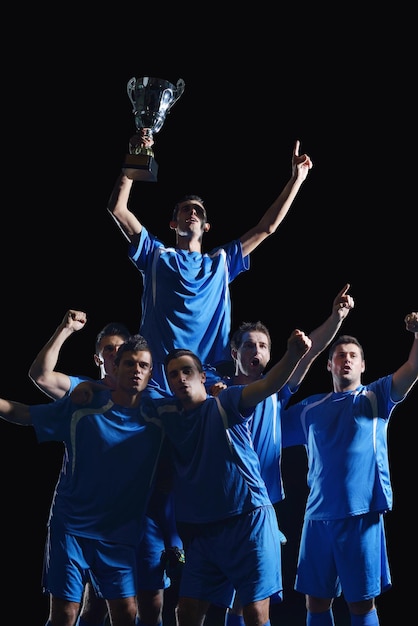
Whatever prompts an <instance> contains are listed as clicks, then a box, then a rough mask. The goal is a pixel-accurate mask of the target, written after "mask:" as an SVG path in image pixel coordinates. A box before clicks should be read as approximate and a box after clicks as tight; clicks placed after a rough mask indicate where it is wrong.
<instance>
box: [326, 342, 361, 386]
mask: <svg viewBox="0 0 418 626" xmlns="http://www.w3.org/2000/svg"><path fill="white" fill-rule="evenodd" d="M327 369H328V371H329V372H331V374H332V378H333V380H334V381H335V382H336V383H337V385H338V386H339V387H343V388H344V387H351V388H352V387H353V386H354V387H357V386H358V385H359V384H360V381H361V375H362V373H363V372H364V370H365V363H364V360H363V359H362V356H361V350H360V348H359V347H358V346H357V345H356V344H355V343H341V344H340V345H339V346H337V347H336V349H335V351H334V354H333V355H332V359H331V360H329V359H328V365H327Z"/></svg>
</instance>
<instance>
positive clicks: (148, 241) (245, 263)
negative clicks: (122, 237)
mask: <svg viewBox="0 0 418 626" xmlns="http://www.w3.org/2000/svg"><path fill="white" fill-rule="evenodd" d="M129 257H130V259H131V260H132V262H133V263H134V265H135V267H136V268H137V269H138V270H139V271H140V272H141V275H142V280H143V293H142V316H141V327H140V329H139V332H140V333H141V334H142V335H143V336H144V337H146V339H147V341H148V343H149V346H150V348H151V353H152V357H153V362H154V368H153V377H154V378H156V379H157V381H158V382H160V384H161V385H162V386H163V388H167V385H166V381H165V377H164V375H163V371H162V364H163V363H164V358H165V356H166V354H167V353H168V352H169V351H170V350H172V349H173V348H188V349H189V350H192V351H193V352H194V353H195V354H197V355H198V357H199V358H200V360H201V361H202V363H204V364H208V363H209V364H211V365H213V366H216V365H217V364H218V363H220V362H223V361H229V360H231V353H230V348H229V335H230V330H231V298H230V291H229V283H231V282H232V281H233V280H234V279H235V278H236V276H237V275H238V274H240V273H241V272H243V271H246V270H248V269H249V265H250V261H249V257H248V256H247V257H245V258H244V257H243V256H242V247H241V242H240V241H239V240H236V241H232V242H231V243H229V244H227V245H225V246H222V247H219V248H215V249H214V250H212V251H211V252H209V253H205V254H202V253H200V252H188V251H186V250H178V249H176V248H174V247H167V246H165V245H164V244H163V243H162V242H161V241H159V240H158V239H157V238H156V237H154V236H152V235H151V234H150V233H149V232H148V231H147V229H146V228H145V227H144V226H143V227H142V231H141V235H140V238H139V242H138V244H137V245H136V246H135V245H133V244H131V245H130V247H129Z"/></svg>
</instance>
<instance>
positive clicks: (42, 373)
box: [29, 309, 87, 400]
mask: <svg viewBox="0 0 418 626" xmlns="http://www.w3.org/2000/svg"><path fill="white" fill-rule="evenodd" d="M86 320H87V317H86V314H85V313H84V312H83V311H75V310H73V309H70V310H68V311H67V313H66V314H65V315H64V317H63V320H62V322H61V324H60V325H59V326H58V327H57V329H56V330H55V332H54V334H53V335H52V337H51V338H50V339H49V341H47V343H46V344H45V345H44V347H43V348H42V350H41V351H40V352H39V353H38V355H37V356H36V358H35V360H34V361H33V363H32V365H31V366H30V369H29V378H30V379H31V380H32V381H33V382H34V383H35V385H36V386H37V387H39V389H40V390H41V391H43V392H44V393H45V394H46V395H47V396H49V397H50V398H53V399H54V400H57V399H58V398H62V397H63V396H65V394H66V393H67V391H68V390H69V389H70V386H71V380H70V378H69V376H67V374H63V373H61V372H56V371H55V368H56V366H57V363H58V358H59V353H60V350H61V348H62V345H63V344H64V342H65V341H66V340H67V339H68V337H71V335H72V334H73V333H74V332H77V331H79V330H81V329H82V328H84V326H85V323H86Z"/></svg>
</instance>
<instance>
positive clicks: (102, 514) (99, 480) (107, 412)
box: [30, 389, 164, 602]
mask: <svg viewBox="0 0 418 626" xmlns="http://www.w3.org/2000/svg"><path fill="white" fill-rule="evenodd" d="M30 415H31V420H32V424H33V426H34V429H35V433H36V436H37V439H38V442H39V443H41V442H46V441H62V442H63V443H64V456H63V464H62V468H61V471H60V474H59V477H58V481H57V485H56V488H55V492H54V496H53V501H52V504H51V509H50V514H49V519H48V537H47V542H46V550H45V562H44V578H43V586H44V591H45V592H49V593H52V594H53V595H54V596H56V597H59V598H63V599H65V600H69V601H72V602H81V599H82V595H83V589H84V586H85V584H86V582H91V583H92V584H93V587H94V588H95V590H96V591H98V592H99V594H101V595H102V596H103V597H105V598H109V599H113V598H120V597H129V596H135V595H136V590H137V572H136V567H137V551H138V545H139V542H140V539H141V537H142V534H143V531H144V517H145V513H146V510H147V506H148V501H149V498H150V494H151V490H152V488H153V485H154V480H155V473H156V468H157V463H158V460H159V456H160V452H161V448H162V445H163V441H164V436H163V432H162V429H161V427H160V426H159V425H158V424H155V423H152V422H145V421H144V419H143V418H142V417H141V416H140V414H139V410H138V408H135V409H131V408H129V409H128V408H125V407H122V406H119V405H115V404H114V403H113V402H112V400H111V392H110V391H109V390H107V389H106V390H103V392H100V393H97V394H95V398H94V401H93V403H92V405H91V406H89V407H84V406H83V407H81V406H80V405H76V404H74V403H73V402H72V400H71V398H69V397H67V396H66V397H64V398H62V399H61V400H56V401H55V402H53V403H49V404H41V405H35V406H31V407H30Z"/></svg>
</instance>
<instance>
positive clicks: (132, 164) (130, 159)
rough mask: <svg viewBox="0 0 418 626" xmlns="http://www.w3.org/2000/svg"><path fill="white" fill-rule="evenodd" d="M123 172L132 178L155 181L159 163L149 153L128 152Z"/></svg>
mask: <svg viewBox="0 0 418 626" xmlns="http://www.w3.org/2000/svg"><path fill="white" fill-rule="evenodd" d="M122 172H123V173H124V174H125V175H126V176H127V177H128V178H130V179H131V180H142V181H148V182H152V183H155V182H156V180H157V173H158V163H157V161H156V160H155V159H154V157H152V156H149V155H148V154H127V155H126V158H125V163H124V164H123V167H122Z"/></svg>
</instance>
